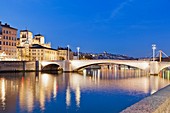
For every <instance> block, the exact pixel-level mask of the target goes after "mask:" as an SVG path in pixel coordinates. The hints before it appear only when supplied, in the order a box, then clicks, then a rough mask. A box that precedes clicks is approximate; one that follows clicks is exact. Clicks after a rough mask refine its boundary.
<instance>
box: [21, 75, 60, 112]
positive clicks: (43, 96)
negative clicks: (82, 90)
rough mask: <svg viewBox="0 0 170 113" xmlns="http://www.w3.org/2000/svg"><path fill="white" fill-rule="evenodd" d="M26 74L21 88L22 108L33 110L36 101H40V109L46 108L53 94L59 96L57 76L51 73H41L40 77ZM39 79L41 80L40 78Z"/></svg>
mask: <svg viewBox="0 0 170 113" xmlns="http://www.w3.org/2000/svg"><path fill="white" fill-rule="evenodd" d="M32 74H35V73H31V74H30V76H26V77H24V78H23V79H22V81H21V86H20V90H19V94H20V95H19V101H20V102H19V103H20V109H22V110H26V111H27V112H32V110H33V107H34V104H35V103H34V102H37V101H38V102H39V104H40V109H41V110H44V109H45V103H46V101H49V100H50V98H51V96H52V95H54V97H55V98H56V96H57V90H58V89H57V82H56V78H55V77H53V76H50V75H49V74H41V75H40V76H39V77H37V76H35V75H32ZM38 79H39V80H38Z"/></svg>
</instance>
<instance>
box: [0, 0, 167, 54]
mask: <svg viewBox="0 0 170 113" xmlns="http://www.w3.org/2000/svg"><path fill="white" fill-rule="evenodd" d="M0 21H2V23H5V22H7V23H9V24H10V25H11V26H13V27H15V28H18V29H19V30H23V29H26V28H27V29H29V30H30V31H32V32H33V33H34V34H37V33H41V34H43V35H44V36H45V38H46V42H51V43H52V47H53V48H57V47H58V46H67V45H68V44H69V45H70V46H71V49H72V50H73V51H76V47H77V46H80V48H81V49H80V51H82V52H93V53H96V52H103V51H107V52H110V53H115V54H125V55H129V56H134V57H141V56H143V57H145V56H148V57H149V56H151V55H152V50H151V45H152V44H153V43H155V44H156V45H157V49H158V50H159V49H162V50H163V51H164V52H165V53H167V54H168V55H170V0H1V2H0ZM18 34H19V32H18Z"/></svg>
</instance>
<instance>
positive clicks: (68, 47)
mask: <svg viewBox="0 0 170 113" xmlns="http://www.w3.org/2000/svg"><path fill="white" fill-rule="evenodd" d="M67 48H68V50H67V51H68V52H67V55H68V56H67V58H68V59H67V60H70V55H69V54H70V46H69V45H67Z"/></svg>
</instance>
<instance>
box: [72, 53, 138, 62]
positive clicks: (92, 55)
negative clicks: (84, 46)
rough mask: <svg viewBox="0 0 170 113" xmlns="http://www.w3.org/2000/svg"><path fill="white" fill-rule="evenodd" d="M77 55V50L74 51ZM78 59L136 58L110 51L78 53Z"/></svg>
mask: <svg viewBox="0 0 170 113" xmlns="http://www.w3.org/2000/svg"><path fill="white" fill-rule="evenodd" d="M74 56H77V52H75V53H74ZM80 59H115V60H136V59H137V58H133V57H129V56H126V55H120V54H112V53H107V52H103V53H82V52H81V53H80Z"/></svg>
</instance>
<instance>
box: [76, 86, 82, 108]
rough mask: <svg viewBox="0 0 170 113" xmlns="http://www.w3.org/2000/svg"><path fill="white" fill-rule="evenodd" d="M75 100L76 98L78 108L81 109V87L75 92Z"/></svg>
mask: <svg viewBox="0 0 170 113" xmlns="http://www.w3.org/2000/svg"><path fill="white" fill-rule="evenodd" d="M75 96H76V97H75V98H76V105H77V107H80V97H81V92H80V87H79V86H77V88H76V91H75Z"/></svg>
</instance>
